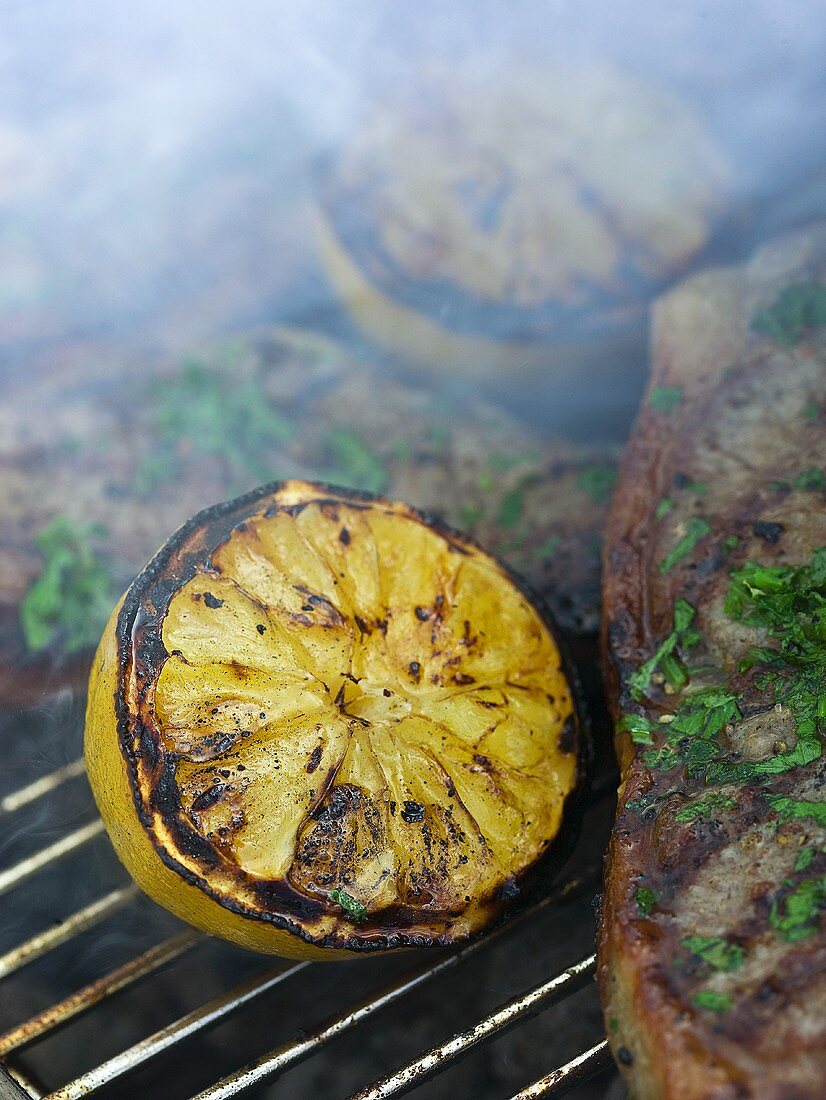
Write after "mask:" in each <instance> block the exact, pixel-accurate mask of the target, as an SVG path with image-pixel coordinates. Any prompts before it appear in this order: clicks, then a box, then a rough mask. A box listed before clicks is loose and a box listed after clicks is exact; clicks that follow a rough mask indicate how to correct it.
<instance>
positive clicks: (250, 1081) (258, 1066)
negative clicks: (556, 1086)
mask: <svg viewBox="0 0 826 1100" xmlns="http://www.w3.org/2000/svg"><path fill="white" fill-rule="evenodd" d="M595 877H596V871H595V869H594V868H588V869H587V870H586V871H585V872H583V873H582V874H581V875H579V876H577V877H576V878H575V879H571V880H569V881H568V882H567V883H565V884H564V885H563V886H561V887H559V888H558V889H557V890H554V891H553V892H552V893H551V894H548V895H547V896H546V897H544V898H543V899H542V900H541V901H540V902H538V903H537V904H536V905H534V906H532V907H531V908H528V909H525V910H523V911H522V913H520V914H518V916H517V917H516V918H515V919H514V920H511V921H510V922H508V923H507V924H504V925H500V927H499V928H496V929H494V930H493V932H490V933H489V934H488V935H486V936H482V937H480V938H479V939H478V940H473V941H472V942H471V943H469V944H467V945H466V946H465V947H462V948H460V949H459V950H458V951H453V952H451V953H450V954H447V955H442V956H441V957H440V958H439V959H438V961H437V962H435V963H422V964H421V965H420V966H417V967H414V968H413V969H412V970H409V971H407V973H406V974H404V975H402V976H401V977H400V978H397V979H396V980H395V981H393V982H390V983H388V984H387V985H386V986H384V987H383V988H382V989H381V990H379V991H378V992H377V993H372V994H370V995H368V996H367V997H365V998H363V999H362V1000H360V1001H358V1002H357V1003H356V1005H355V1006H354V1007H353V1008H351V1009H349V1010H348V1011H346V1012H343V1013H341V1014H339V1015H336V1016H332V1017H330V1018H328V1019H327V1020H325V1021H323V1022H322V1023H321V1024H319V1025H318V1026H317V1027H315V1028H313V1030H312V1031H309V1032H305V1034H304V1035H303V1036H302V1037H301V1038H299V1039H295V1040H293V1041H291V1042H288V1043H285V1044H283V1045H282V1046H280V1047H276V1048H275V1050H272V1051H270V1052H269V1053H268V1054H265V1055H264V1056H263V1057H261V1058H259V1059H258V1060H257V1061H255V1062H251V1063H249V1065H246V1066H244V1067H243V1068H242V1069H239V1070H237V1071H236V1072H235V1073H231V1074H229V1075H228V1076H227V1077H224V1078H222V1079H221V1080H220V1081H218V1082H217V1083H216V1084H214V1085H212V1086H211V1087H210V1088H207V1089H204V1090H203V1092H199V1093H198V1095H197V1096H196V1097H193V1100H227V1098H229V1097H232V1096H238V1095H240V1093H242V1092H244V1091H246V1090H247V1089H248V1088H251V1087H252V1086H253V1085H257V1084H259V1083H260V1082H261V1081H264V1080H266V1079H267V1078H269V1077H272V1076H274V1075H276V1074H278V1073H283V1072H284V1071H285V1070H287V1069H289V1068H290V1067H292V1066H294V1065H296V1064H297V1063H298V1062H301V1061H303V1060H304V1059H306V1058H309V1057H311V1056H312V1055H313V1054H315V1053H316V1051H318V1050H320V1049H321V1048H322V1047H323V1046H326V1044H327V1043H329V1042H330V1041H331V1040H332V1039H335V1038H337V1037H338V1036H339V1035H341V1034H342V1033H343V1032H345V1031H348V1030H349V1029H350V1028H351V1027H355V1026H356V1025H358V1024H360V1023H362V1022H363V1021H364V1020H366V1019H368V1018H369V1017H370V1016H372V1015H373V1014H374V1013H376V1012H378V1011H380V1010H381V1009H383V1008H387V1007H389V1006H390V1005H392V1004H394V1003H395V1002H396V1001H398V1000H400V999H401V998H402V997H404V996H405V995H406V994H408V993H411V992H412V991H413V990H414V989H418V988H419V986H421V985H424V984H425V983H426V982H429V981H431V980H432V979H433V978H435V977H437V976H438V975H440V974H442V973H445V972H446V971H449V970H452V969H453V968H454V967H456V966H458V965H459V964H460V963H462V962H464V961H465V960H466V959H468V958H470V957H471V956H472V955H475V954H476V953H477V952H478V951H480V950H482V949H483V948H486V947H488V946H490V944H492V943H494V942H495V941H496V940H498V939H499V938H500V937H501V936H503V935H505V934H506V933H508V932H511V931H512V930H513V929H514V928H515V927H516V926H517V925H518V924H519V923H521V921H522V920H524V919H525V918H527V917H528V916H535V915H536V913H537V912H539V911H541V910H542V909H544V908H545V907H546V906H548V905H550V904H552V903H554V902H558V901H561V900H564V899H566V898H568V897H570V896H574V895H576V894H577V893H579V892H581V890H582V889H583V888H584V887H585V885H586V884H587V883H589V882H593V881H594V879H595ZM60 1100H63V1098H62V1097H61V1098H60ZM72 1100H74V1098H72Z"/></svg>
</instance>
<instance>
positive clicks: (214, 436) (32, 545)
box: [0, 329, 614, 701]
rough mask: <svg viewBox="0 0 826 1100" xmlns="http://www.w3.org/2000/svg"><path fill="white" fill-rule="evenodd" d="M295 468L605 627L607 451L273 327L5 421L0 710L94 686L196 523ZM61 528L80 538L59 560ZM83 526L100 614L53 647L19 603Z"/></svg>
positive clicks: (80, 617)
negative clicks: (99, 639)
mask: <svg viewBox="0 0 826 1100" xmlns="http://www.w3.org/2000/svg"><path fill="white" fill-rule="evenodd" d="M193 372H194V373H193ZM61 378H62V375H61ZM296 476H299V477H315V478H320V479H322V480H326V481H330V482H333V483H337V484H342V485H345V486H350V487H353V488H359V489H366V490H372V491H379V492H387V493H389V494H390V495H391V496H393V497H394V498H396V499H401V500H405V501H407V502H409V503H411V504H413V505H414V506H417V507H420V508H423V509H425V510H427V511H429V512H431V513H434V514H437V515H439V516H440V517H442V518H443V519H445V520H446V521H447V522H448V523H450V524H452V525H453V526H455V527H458V528H460V529H463V530H466V531H468V532H469V533H470V534H472V535H474V536H475V537H476V538H477V539H479V541H481V542H482V543H483V544H484V545H485V546H486V547H487V548H489V549H491V550H492V551H493V552H495V553H497V554H498V555H500V556H502V557H503V558H505V559H506V560H507V561H508V562H509V564H511V565H513V566H514V567H515V568H516V569H517V570H519V571H521V572H523V573H525V575H526V576H527V577H528V579H529V580H531V581H532V582H533V584H534V585H535V586H536V587H537V588H539V589H540V591H541V592H542V594H543V595H545V596H546V597H547V598H548V600H549V602H550V604H551V608H552V610H553V611H554V612H555V613H556V615H557V618H558V619H559V621H560V624H561V625H562V626H563V628H567V630H568V631H569V632H570V633H573V634H576V635H580V634H582V633H583V632H585V633H588V632H593V631H595V629H596V623H597V618H598V613H597V608H598V599H599V564H600V563H599V532H600V531H601V528H602V524H603V520H604V515H605V511H606V507H607V500H608V497H609V496H610V491H611V488H612V484H613V480H612V479H613V477H614V460H613V457H612V455H611V454H610V453H607V452H606V451H605V450H602V449H601V450H598V449H594V448H588V447H581V446H576V445H572V444H569V443H565V442H562V441H553V442H549V443H543V442H541V441H540V440H539V439H538V438H536V437H535V436H533V435H531V433H530V432H529V431H527V430H526V429H525V428H524V427H523V426H522V425H520V424H518V423H517V422H515V421H514V420H512V419H511V418H509V417H507V416H503V415H500V414H499V413H497V412H495V411H494V410H492V409H491V408H490V407H488V406H486V405H485V404H484V403H483V402H480V401H478V400H476V399H475V398H473V399H468V400H463V401H448V400H447V399H445V398H443V397H439V396H438V395H437V394H435V393H434V392H433V391H429V390H426V389H423V388H417V387H413V386H411V385H408V384H405V383H403V382H401V381H398V380H396V379H394V378H393V377H392V376H390V375H389V374H388V373H387V372H386V371H384V370H383V369H382V368H381V366H379V365H376V364H370V363H366V362H363V361H361V360H360V359H358V358H357V357H355V356H353V355H352V354H351V353H348V352H347V351H346V349H344V348H342V347H341V346H339V345H338V344H336V343H334V342H332V341H330V340H328V339H326V338H324V337H320V336H318V335H314V334H310V333H307V332H298V331H295V330H285V329H271V330H263V331H258V332H255V333H249V334H246V335H245V336H244V337H242V338H239V339H236V340H234V341H232V342H230V343H228V344H227V345H225V346H221V347H211V348H209V349H207V350H206V351H205V352H203V353H202V354H201V355H200V356H199V357H198V361H197V364H196V365H194V366H193V365H190V366H189V367H183V368H175V369H169V370H167V371H165V372H163V371H162V372H160V373H158V372H157V371H156V373H155V374H154V375H153V376H152V377H147V376H146V375H145V374H142V373H139V372H138V371H136V370H135V369H134V365H133V366H132V368H131V369H130V370H121V371H117V370H115V369H113V372H112V377H111V378H110V379H109V380H108V381H106V382H102V381H101V378H100V376H99V372H98V377H97V378H96V379H94V380H90V378H89V377H88V375H86V376H84V375H83V373H82V372H81V373H77V372H74V373H73V374H72V375H71V376H70V380H68V381H56V380H55V378H54V376H53V377H52V378H51V379H49V380H48V382H47V383H44V384H43V385H42V386H41V387H40V388H39V389H35V388H34V387H29V389H28V390H27V391H25V392H23V391H20V392H18V393H17V394H16V395H15V397H14V400H12V401H9V402H8V403H7V404H6V405H5V406H4V407H3V408H2V409H0V701H2V700H10V699H17V700H20V699H25V698H27V697H31V695H32V694H40V693H42V692H43V691H44V690H47V689H48V687H50V686H58V685H59V684H61V683H63V682H65V681H67V680H68V679H71V677H72V676H73V675H74V674H83V673H84V672H85V671H86V669H87V661H88V656H89V650H90V645H91V644H92V643H93V641H94V634H95V632H96V631H99V628H100V627H101V626H102V622H103V620H104V619H105V614H104V615H103V618H101V613H102V612H104V613H105V612H106V610H107V607H108V606H109V605H111V604H113V603H114V600H115V598H116V597H117V595H118V594H119V593H120V591H122V589H123V588H124V587H125V586H126V585H127V584H128V582H129V581H130V580H131V579H132V577H133V576H134V574H135V573H136V572H137V571H138V570H139V569H140V568H141V567H142V566H143V565H144V564H145V562H146V561H147V560H148V558H149V557H150V556H151V555H152V554H153V553H154V552H155V550H156V549H157V547H158V546H159V545H160V544H161V543H162V542H163V541H164V540H165V539H166V538H167V537H168V536H169V534H170V533H171V532H172V531H174V530H175V528H176V527H178V526H179V525H180V524H181V523H183V522H184V520H186V519H187V518H188V517H189V516H190V515H192V514H194V513H195V512H197V511H199V510H200V509H201V508H202V507H205V506H208V505H210V504H214V503H216V502H217V501H220V500H224V499H227V498H228V497H232V496H235V495H237V494H239V493H241V492H244V491H246V490H248V489H250V488H252V487H253V486H254V485H256V484H260V483H262V482H265V481H268V480H271V479H272V478H274V477H296ZM55 517H66V519H67V520H68V523H69V525H70V531H69V532H68V534H67V531H65V530H58V531H57V532H56V533H55V540H54V541H55V542H56V543H57V544H58V545H56V546H53V547H52V553H51V555H48V554H46V553H45V552H44V547H43V545H42V532H43V531H44V529H46V530H47V531H49V530H52V531H53V530H54V529H53V528H50V526H49V525H50V524H51V523H53V521H54V520H55ZM90 525H94V527H92V526H90ZM78 530H80V531H81V532H83V533H84V537H85V541H86V543H87V544H88V548H89V550H90V551H91V553H92V555H93V559H94V561H93V562H92V564H89V563H88V562H87V569H86V573H85V574H84V576H85V580H84V581H83V582H82V583H83V584H85V585H86V588H87V589H88V588H91V590H92V595H94V594H95V593H99V594H100V595H101V598H100V599H99V601H98V604H99V605H100V606H90V608H89V614H88V616H87V615H86V613H85V611H78V610H77V609H75V610H74V611H71V608H69V611H71V613H72V614H73V616H74V620H75V622H74V623H73V624H72V630H68V631H67V629H66V624H65V622H64V619H65V616H63V617H61V616H60V615H59V616H58V623H57V625H56V627H55V629H54V631H53V632H52V633H51V636H47V633H48V632H43V631H41V634H42V635H43V636H42V637H41V638H38V637H36V636H34V637H33V635H32V632H31V630H30V631H29V633H28V635H27V633H26V630H25V629H24V624H23V623H22V621H21V609H23V611H24V614H25V608H26V607H27V606H28V605H30V603H31V598H30V594H31V592H32V589H33V587H35V586H37V585H38V584H39V582H41V581H42V578H43V576H44V570H47V569H48V568H49V562H48V561H47V558H49V556H50V557H51V560H52V562H54V560H55V558H56V556H57V555H59V554H60V553H62V550H63V545H62V543H61V538H62V539H63V540H64V542H65V541H66V540H67V539H68V540H69V542H71V535H72V533H73V532H75V531H78ZM69 550H70V551H71V553H72V554H75V556H76V551H77V547H75V546H73V545H71V546H69ZM98 567H99V568H98ZM42 587H43V586H42V585H41V588H42ZM56 587H57V588H58V589H60V587H61V586H60V584H58V585H57V586H56ZM75 587H77V584H76V585H75ZM64 588H65V585H64ZM110 589H111V591H110ZM36 595H38V598H39V597H41V596H43V595H44V593H43V592H36ZM45 595H46V596H48V592H46V593H45ZM87 597H88V592H87V593H86V597H85V598H87ZM67 607H68V603H67ZM67 614H68V612H67ZM95 616H96V617H97V618H95ZM36 617H37V616H36ZM44 618H46V619H48V608H46V609H45V612H44V609H43V608H42V607H41V608H40V611H39V619H40V620H43V619H44ZM89 624H91V626H89Z"/></svg>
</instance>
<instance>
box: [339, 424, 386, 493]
mask: <svg viewBox="0 0 826 1100" xmlns="http://www.w3.org/2000/svg"><path fill="white" fill-rule="evenodd" d="M324 442H325V444H326V446H327V447H328V449H329V450H330V451H331V452H332V456H333V462H334V467H333V471H332V473H330V474H328V475H327V476H328V477H329V478H330V479H331V480H333V481H339V482H342V483H343V484H344V485H345V486H347V487H348V488H350V489H361V490H363V491H365V492H368V493H383V492H384V491H385V489H386V488H387V486H388V484H389V481H390V478H389V475H388V473H387V469H386V467H385V465H384V463H383V462H382V460H381V459H380V458H379V456H378V455H377V454H376V453H375V452H374V451H371V450H370V448H369V447H368V446H367V445H366V444H365V443H364V442H363V441H362V440H361V439H360V438H359V437H358V435H356V433H355V432H354V431H353V430H352V429H351V428H333V429H331V430H330V431H329V432H327V434H326V436H325V438H324Z"/></svg>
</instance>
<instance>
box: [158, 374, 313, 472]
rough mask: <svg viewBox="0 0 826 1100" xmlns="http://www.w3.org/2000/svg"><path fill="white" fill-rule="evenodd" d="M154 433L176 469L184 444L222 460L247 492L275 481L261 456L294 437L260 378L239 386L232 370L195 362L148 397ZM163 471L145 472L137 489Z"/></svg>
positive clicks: (160, 384) (290, 426) (166, 380)
mask: <svg viewBox="0 0 826 1100" xmlns="http://www.w3.org/2000/svg"><path fill="white" fill-rule="evenodd" d="M149 403H150V407H151V409H152V417H153V421H154V426H155V430H156V431H157V433H158V436H159V437H160V439H161V440H162V441H166V443H168V444H169V448H170V449H169V452H168V453H167V454H166V456H165V457H166V458H167V459H168V461H169V462H170V463H171V464H173V465H174V463H175V461H176V455H175V449H174V448H176V447H177V446H178V444H180V443H181V442H185V443H186V445H187V446H188V447H190V448H191V449H192V451H194V452H196V453H199V454H212V455H217V456H218V457H220V458H223V459H224V461H225V462H226V463H227V465H228V466H229V468H230V470H231V471H232V473H233V475H234V476H235V477H236V478H237V479H238V480H239V482H240V483H243V487H245V488H246V487H248V486H249V485H250V484H251V483H252V482H255V481H264V480H266V479H267V478H270V477H272V476H273V470H272V468H271V467H270V466H269V464H268V463H267V462H266V460H265V459H264V458H263V457H262V456H264V455H266V452H267V451H268V450H271V449H272V448H273V447H275V446H277V445H278V444H280V443H283V442H285V441H286V440H288V439H290V438H292V436H293V435H294V428H293V426H292V424H291V423H290V422H289V420H287V419H286V417H285V416H283V415H282V414H281V413H280V412H279V411H278V410H277V409H276V408H274V407H273V405H272V402H271V401H270V399H269V397H268V395H267V393H266V391H265V389H264V386H263V384H262V382H261V380H260V379H258V378H248V379H246V380H244V381H240V382H239V381H238V380H237V378H236V377H235V375H234V373H233V372H231V371H226V370H224V371H219V370H213V369H211V368H209V367H207V366H205V365H204V364H203V363H200V362H198V361H196V360H187V361H186V362H184V363H183V365H182V368H181V371H180V373H179V374H178V376H177V377H175V378H166V379H164V380H163V381H162V382H159V383H156V384H155V386H154V388H153V389H152V391H151V392H150V395H149ZM160 469H161V468H160V467H159V466H158V464H155V465H154V466H153V465H151V464H150V466H146V467H144V468H143V469H142V470H141V471H140V473H139V486H138V487H139V489H142V491H147V492H148V491H150V490H151V488H153V487H154V484H157V482H155V483H154V484H153V485H149V488H147V485H148V482H149V479H150V478H151V477H153V476H155V475H156V474H157V473H158V471H159V470H160Z"/></svg>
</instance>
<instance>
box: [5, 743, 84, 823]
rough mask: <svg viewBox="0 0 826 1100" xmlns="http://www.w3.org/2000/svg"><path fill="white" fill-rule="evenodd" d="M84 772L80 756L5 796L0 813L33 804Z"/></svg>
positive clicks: (11, 812) (9, 812)
mask: <svg viewBox="0 0 826 1100" xmlns="http://www.w3.org/2000/svg"><path fill="white" fill-rule="evenodd" d="M84 771H85V768H84V764H83V757H82V756H81V757H79V758H78V759H77V760H73V761H72V762H71V764H64V766H63V767H62V768H57V769H56V770H55V771H53V772H50V773H49V775H44V776H43V777H42V779H35V781H34V783H29V784H27V786H25V787H21V788H20V789H19V790H17V791H12V792H11V794H7V795H6V796H5V798H2V799H0V811H2V812H3V813H6V814H13V813H15V812H16V811H17V810H19V809H20V808H21V807H23V806H27V805H28V804H29V803H30V802H34V800H35V799H36V798H41V797H42V796H43V795H44V794H48V793H49V791H53V790H54V789H55V787H59V786H60V784H61V783H65V782H66V780H67V779H75V778H76V777H77V776H79V775H83V773H84Z"/></svg>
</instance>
